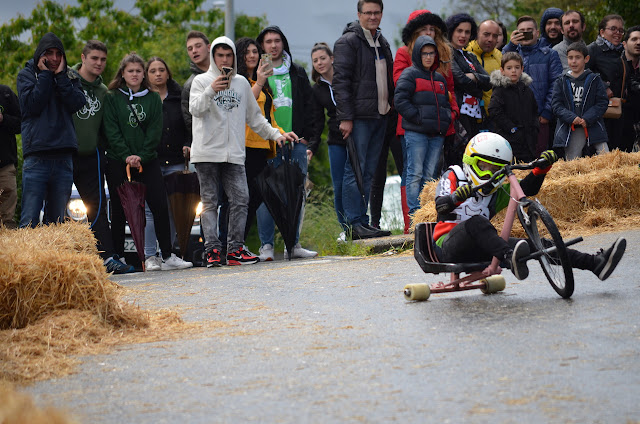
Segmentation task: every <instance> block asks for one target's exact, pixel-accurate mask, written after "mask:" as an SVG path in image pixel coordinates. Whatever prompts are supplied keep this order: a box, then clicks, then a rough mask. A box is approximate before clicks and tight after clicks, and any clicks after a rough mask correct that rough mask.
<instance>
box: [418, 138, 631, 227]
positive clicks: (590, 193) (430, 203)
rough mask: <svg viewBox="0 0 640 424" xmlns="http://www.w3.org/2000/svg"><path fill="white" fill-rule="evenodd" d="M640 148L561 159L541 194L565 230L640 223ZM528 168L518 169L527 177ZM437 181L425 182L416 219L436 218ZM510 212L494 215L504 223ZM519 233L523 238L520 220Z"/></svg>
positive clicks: (537, 196)
mask: <svg viewBox="0 0 640 424" xmlns="http://www.w3.org/2000/svg"><path fill="white" fill-rule="evenodd" d="M639 163H640V153H624V152H620V151H618V150H616V151H613V152H611V153H608V154H605V155H599V156H594V157H588V158H581V159H578V160H573V161H568V162H565V161H563V160H561V161H559V162H558V163H556V164H555V165H554V166H553V168H552V169H551V171H550V172H549V174H548V175H547V177H546V178H545V182H544V184H543V186H542V189H541V190H540V192H539V193H538V194H537V195H536V196H535V198H537V199H539V200H540V202H541V203H542V204H543V205H544V206H545V208H547V210H548V211H549V212H550V213H551V216H552V217H553V219H554V221H555V222H556V225H557V226H558V228H559V229H560V232H561V233H562V234H563V235H564V236H566V237H568V236H576V235H590V234H597V233H599V232H606V231H616V230H620V229H621V228H638V227H640V168H639V167H638V164H639ZM527 172H528V171H526V172H518V173H517V174H516V175H517V176H518V177H519V178H524V176H525V175H526V174H527ZM436 184H437V183H436V182H430V183H427V184H425V186H424V188H423V190H422V192H421V193H420V205H421V208H420V209H419V210H418V211H416V214H415V222H428V221H435V220H436V218H437V215H436V211H435V202H434V197H435V188H436ZM503 220H504V212H503V213H501V214H498V216H496V217H495V218H494V220H493V223H494V225H495V226H496V227H497V228H500V226H501V225H502V222H503ZM513 235H514V236H518V237H522V236H524V232H523V231H522V229H521V228H520V226H519V225H516V226H515V227H514V233H513Z"/></svg>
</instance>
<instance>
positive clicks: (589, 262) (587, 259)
mask: <svg viewBox="0 0 640 424" xmlns="http://www.w3.org/2000/svg"><path fill="white" fill-rule="evenodd" d="M626 247H627V241H626V240H625V239H624V238H622V237H620V238H618V239H617V240H616V241H615V242H614V243H613V244H612V245H611V246H610V247H609V248H608V249H607V250H604V249H600V251H599V252H597V253H596V254H595V255H591V254H589V253H583V252H580V251H577V250H574V249H567V253H568V254H569V260H570V261H571V266H572V267H573V268H577V269H585V270H588V271H591V272H593V273H594V274H595V275H596V276H597V277H598V278H599V279H601V280H606V279H607V278H609V276H610V275H611V273H612V272H613V270H614V269H615V268H616V266H617V265H618V263H619V262H620V259H622V255H623V254H624V251H625V249H626Z"/></svg>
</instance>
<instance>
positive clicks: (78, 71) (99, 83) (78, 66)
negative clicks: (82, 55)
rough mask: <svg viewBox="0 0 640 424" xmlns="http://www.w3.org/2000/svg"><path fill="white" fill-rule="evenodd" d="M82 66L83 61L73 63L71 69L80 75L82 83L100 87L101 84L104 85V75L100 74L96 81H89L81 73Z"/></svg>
mask: <svg viewBox="0 0 640 424" xmlns="http://www.w3.org/2000/svg"><path fill="white" fill-rule="evenodd" d="M81 67H82V62H79V63H76V64H75V65H73V66H72V67H71V69H72V70H73V72H74V73H75V74H76V75H78V78H80V82H82V85H88V86H91V87H99V86H100V85H102V82H103V80H102V75H98V78H96V79H95V81H93V82H91V81H87V80H86V79H84V78H82V75H80V68H81Z"/></svg>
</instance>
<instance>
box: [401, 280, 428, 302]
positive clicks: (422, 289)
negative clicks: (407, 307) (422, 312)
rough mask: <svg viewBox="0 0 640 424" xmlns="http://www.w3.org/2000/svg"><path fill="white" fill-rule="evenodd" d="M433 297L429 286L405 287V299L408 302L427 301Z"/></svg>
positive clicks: (414, 285) (421, 284) (415, 285)
mask: <svg viewBox="0 0 640 424" xmlns="http://www.w3.org/2000/svg"><path fill="white" fill-rule="evenodd" d="M429 296H431V288H430V287H429V284H426V283H418V284H407V285H406V286H404V298H405V299H407V300H427V299H429Z"/></svg>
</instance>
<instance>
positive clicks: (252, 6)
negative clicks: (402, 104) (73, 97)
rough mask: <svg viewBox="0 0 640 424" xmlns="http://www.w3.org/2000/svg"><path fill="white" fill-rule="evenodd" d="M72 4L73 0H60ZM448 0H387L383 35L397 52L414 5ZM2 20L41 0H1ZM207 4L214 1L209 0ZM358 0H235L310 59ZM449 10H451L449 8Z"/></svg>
mask: <svg viewBox="0 0 640 424" xmlns="http://www.w3.org/2000/svg"><path fill="white" fill-rule="evenodd" d="M58 2H59V3H63V4H72V3H74V2H73V0H58ZM450 3H451V1H447V0H429V1H425V0H393V1H391V0H388V1H387V2H386V4H385V9H384V16H383V18H382V23H381V25H380V27H381V29H382V33H383V35H385V37H386V38H387V39H388V40H389V42H390V43H391V45H392V49H393V51H394V52H395V46H394V42H393V40H394V38H395V39H398V40H399V39H400V36H399V33H400V31H401V30H402V27H403V26H404V24H405V23H406V21H407V17H408V16H409V14H410V13H411V12H412V11H413V10H415V9H424V8H425V6H424V5H425V4H428V9H429V10H431V11H432V12H433V13H441V11H442V10H443V7H444V5H448V4H450ZM0 4H1V7H0V22H2V23H5V22H8V21H9V19H11V18H14V17H16V16H17V15H18V13H22V14H24V15H25V16H29V15H30V14H31V11H32V9H33V8H34V7H35V6H36V5H37V4H38V0H20V1H10V0H0ZM133 4H134V0H114V5H115V7H116V8H119V9H122V10H126V11H132V8H133ZM205 4H208V5H212V4H213V1H211V0H208V1H207V2H206V3H205ZM356 4H357V1H356V0H235V11H236V13H246V14H248V15H262V14H266V15H267V19H268V21H269V24H270V25H278V26H279V27H280V28H281V29H282V31H283V32H284V34H285V36H286V37H287V39H288V41H289V45H290V48H291V54H292V55H293V57H294V59H297V60H300V61H304V62H310V57H309V56H310V52H311V47H312V46H313V44H314V43H316V42H318V41H324V42H327V43H328V44H329V45H330V46H333V43H334V42H335V41H336V40H337V39H338V37H340V35H341V34H342V30H343V29H344V27H345V25H346V24H347V23H348V22H351V21H353V20H355V19H357V12H356ZM449 13H450V12H449Z"/></svg>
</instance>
